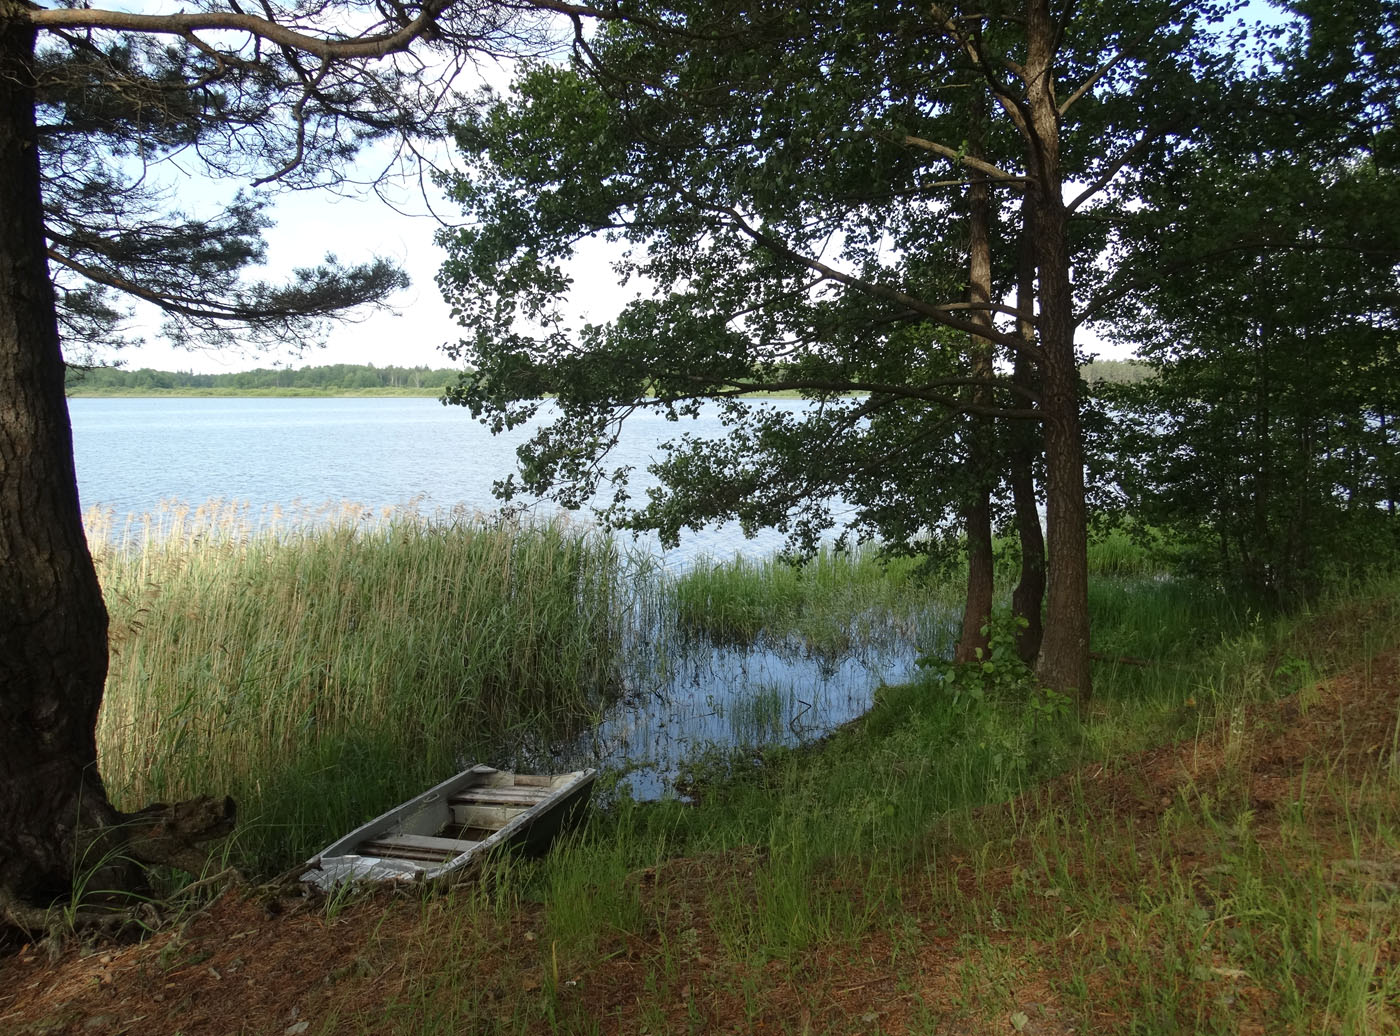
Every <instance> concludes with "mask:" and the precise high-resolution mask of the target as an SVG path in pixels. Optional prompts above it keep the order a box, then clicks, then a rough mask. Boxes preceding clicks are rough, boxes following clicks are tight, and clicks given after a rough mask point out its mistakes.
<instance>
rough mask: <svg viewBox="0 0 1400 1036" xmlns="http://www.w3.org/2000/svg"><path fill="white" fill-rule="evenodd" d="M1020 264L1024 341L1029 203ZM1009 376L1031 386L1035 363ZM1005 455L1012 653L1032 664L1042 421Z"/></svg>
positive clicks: (1022, 427)
mask: <svg viewBox="0 0 1400 1036" xmlns="http://www.w3.org/2000/svg"><path fill="white" fill-rule="evenodd" d="M1018 262H1019V269H1018V272H1017V278H1016V309H1017V311H1018V312H1019V313H1020V314H1021V316H1020V317H1019V318H1018V320H1017V328H1016V329H1017V332H1018V333H1019V334H1020V336H1021V338H1022V340H1023V341H1025V342H1027V343H1029V342H1033V341H1034V340H1035V324H1034V322H1033V319H1032V314H1033V312H1034V309H1035V218H1034V215H1033V214H1032V212H1031V209H1030V207H1029V206H1027V207H1026V209H1025V211H1024V214H1023V216H1022V230H1021V244H1020V255H1019V257H1018ZM1011 380H1012V383H1013V384H1014V385H1016V386H1017V387H1018V388H1022V389H1026V390H1028V391H1034V390H1035V388H1036V377H1035V366H1034V364H1032V363H1031V360H1030V358H1029V357H1027V356H1026V355H1025V354H1023V353H1019V352H1018V353H1017V354H1016V359H1015V363H1014V367H1013V369H1012V373H1011ZM1010 440H1011V447H1010V450H1009V451H1008V456H1007V470H1008V481H1009V482H1010V483H1011V499H1012V503H1013V505H1014V507H1015V510H1016V534H1017V537H1018V539H1019V540H1020V544H1021V578H1020V581H1019V582H1017V584H1016V588H1015V589H1014V590H1013V591H1012V592H1011V613H1012V614H1013V615H1015V616H1017V617H1018V618H1021V619H1024V620H1025V625H1024V626H1023V627H1022V628H1021V631H1020V633H1018V634H1017V636H1016V653H1017V654H1018V655H1020V656H1021V659H1022V660H1023V661H1025V662H1027V663H1031V664H1033V663H1034V662H1035V660H1036V658H1037V656H1039V654H1040V642H1041V639H1042V637H1043V636H1044V633H1045V621H1044V617H1043V615H1042V614H1041V613H1042V610H1043V609H1044V607H1045V533H1044V532H1043V531H1042V530H1041V528H1040V506H1039V504H1040V500H1039V498H1038V497H1037V496H1036V492H1035V475H1034V471H1035V460H1036V458H1037V457H1038V456H1039V455H1040V451H1041V445H1040V442H1041V436H1040V426H1039V425H1038V424H1037V423H1035V422H1033V421H1021V422H1018V423H1015V424H1013V425H1012V427H1011V431H1010Z"/></svg>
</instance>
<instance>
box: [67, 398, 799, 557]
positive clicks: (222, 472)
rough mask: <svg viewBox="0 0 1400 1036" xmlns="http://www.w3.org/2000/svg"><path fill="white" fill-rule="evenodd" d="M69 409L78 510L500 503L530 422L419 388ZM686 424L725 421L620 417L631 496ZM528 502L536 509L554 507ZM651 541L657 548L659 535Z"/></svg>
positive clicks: (724, 530)
mask: <svg viewBox="0 0 1400 1036" xmlns="http://www.w3.org/2000/svg"><path fill="white" fill-rule="evenodd" d="M755 405H760V404H755ZM761 405H763V406H772V407H778V408H782V409H789V410H796V409H800V408H802V407H805V406H807V405H808V404H807V403H805V402H804V401H802V400H771V401H770V400H765V401H764V402H763V403H762V404H761ZM68 406H69V413H70V415H71V419H72V422H73V440H74V442H73V452H74V456H75V459H76V462H77V468H78V493H79V496H80V497H81V499H82V504H83V507H84V508H88V507H94V506H95V507H100V508H102V509H104V510H111V511H113V512H115V514H116V515H117V517H119V518H120V517H123V516H125V515H128V514H134V515H141V514H146V513H152V514H153V513H155V512H156V511H157V510H158V509H159V507H160V505H161V502H162V501H169V500H178V501H181V502H183V503H189V504H192V505H199V504H202V503H204V502H205V501H208V500H211V499H222V500H228V501H239V502H243V503H246V504H248V505H249V506H250V508H251V509H252V510H253V511H254V512H259V511H262V510H263V509H265V508H267V509H270V508H272V507H279V508H281V509H283V510H284V511H286V510H299V509H310V510H314V509H317V508H322V507H324V506H327V505H329V506H330V507H332V508H333V509H334V510H337V511H338V510H339V505H341V504H342V503H344V502H350V503H353V504H356V505H358V506H360V507H363V508H365V509H368V510H371V511H375V512H379V511H382V510H383V509H385V508H395V507H408V506H413V507H416V508H418V509H419V510H421V511H423V512H425V513H428V514H431V513H433V512H435V511H439V510H440V511H443V512H446V511H450V510H451V509H452V508H454V507H464V508H466V509H467V510H469V511H483V512H489V511H492V510H495V509H496V508H498V507H499V506H500V501H498V500H496V498H495V497H493V496H492V494H491V485H492V483H493V482H494V481H495V480H497V479H499V478H503V477H505V476H506V475H507V474H509V473H510V472H511V471H512V470H513V468H514V462H515V448H516V446H518V445H519V444H520V443H521V442H523V441H524V440H525V439H526V438H528V436H529V435H530V434H531V431H532V430H533V428H534V427H535V426H534V425H531V426H523V427H521V428H517V429H515V430H513V431H511V432H509V433H507V434H504V435H500V436H493V435H491V433H490V432H488V431H487V430H486V429H485V428H483V427H482V426H481V425H480V424H478V423H477V422H476V421H474V420H472V418H471V415H470V414H469V413H468V412H467V411H466V410H465V409H463V408H461V407H449V406H443V405H442V404H441V403H439V402H438V401H437V400H436V399H426V398H349V399H282V398H279V399H268V398H125V397H124V398H110V399H106V398H86V399H84V398H78V399H70V400H69V401H68ZM682 431H693V432H695V433H697V434H715V435H719V434H721V433H722V431H723V429H722V427H721V425H720V422H719V419H718V416H717V411H716V409H715V408H714V407H713V406H712V407H710V408H708V409H707V410H706V411H705V412H704V414H702V417H701V418H700V419H699V420H697V421H686V422H681V423H679V424H678V423H676V422H671V421H667V420H666V419H665V418H664V417H661V416H660V415H655V414H637V415H635V416H634V417H633V418H631V419H629V420H628V422H627V424H626V425H625V426H624V432H623V438H622V440H621V442H620V443H619V444H618V447H617V449H616V450H615V451H614V454H613V461H612V463H611V464H610V467H616V466H617V465H619V464H628V465H633V466H634V467H635V468H636V469H637V471H636V475H635V478H634V481H633V489H634V491H635V493H636V495H638V496H640V495H641V492H642V491H643V490H645V489H646V488H647V487H648V486H652V485H655V484H656V480H655V479H654V478H652V477H651V476H650V475H649V474H648V473H647V472H646V470H645V469H646V466H647V464H648V463H649V461H650V460H651V458H652V455H653V453H654V452H655V450H656V446H657V444H658V443H659V442H662V441H663V440H666V439H670V438H674V437H677V436H678V435H679V434H680V433H681V432H682ZM517 502H519V501H517ZM524 502H525V503H526V504H527V505H532V506H533V508H534V509H535V510H537V511H538V512H539V513H541V514H552V513H554V512H555V511H556V510H557V507H555V506H554V505H553V504H550V503H548V502H540V501H532V500H526V501H524ZM644 542H645V541H644ZM647 546H648V547H649V548H650V549H653V550H654V551H655V552H656V553H658V554H660V553H662V552H661V550H660V546H659V544H658V543H656V542H655V541H650V542H648V543H647ZM781 546H782V537H780V536H778V535H776V534H773V533H768V534H766V535H760V536H758V537H756V538H755V539H753V540H746V539H745V538H744V536H743V534H742V533H741V532H740V530H739V528H738V526H737V525H725V526H719V527H714V528H710V529H706V530H703V531H701V532H698V533H687V534H686V536H685V538H684V539H683V540H682V542H681V544H680V546H679V548H677V549H676V550H673V551H668V552H665V553H664V561H665V563H666V564H667V565H668V566H672V567H674V566H677V565H679V566H684V565H685V564H686V563H688V562H689V561H690V560H691V559H693V558H695V557H696V556H698V555H701V554H710V555H714V556H717V557H729V556H731V555H732V554H734V553H735V552H740V553H744V554H747V555H766V554H770V553H772V552H773V551H775V550H777V549H778V548H779V547H781Z"/></svg>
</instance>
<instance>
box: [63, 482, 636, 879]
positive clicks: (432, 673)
mask: <svg viewBox="0 0 1400 1036" xmlns="http://www.w3.org/2000/svg"><path fill="white" fill-rule="evenodd" d="M93 520H94V521H95V522H96V523H98V524H97V525H93V526H92V527H90V530H89V531H90V539H91V540H92V542H94V543H98V544H103V543H106V544H108V546H106V547H104V548H101V549H99V550H98V551H97V562H98V572H99V577H100V578H101V581H102V585H103V588H104V592H105V595H106V598H107V603H108V608H109V611H110V612H111V644H112V662H111V672H110V675H109V678H108V684H107V695H106V700H105V704H104V708H103V712H102V716H101V723H100V729H99V739H100V744H101V749H102V766H103V773H104V776H105V777H106V779H107V781H108V785H109V788H110V790H111V791H112V793H113V794H114V796H115V797H116V798H117V799H118V800H119V801H120V802H121V803H123V804H125V805H127V806H128V807H134V806H136V805H140V804H144V803H146V802H149V801H152V800H164V801H169V800H172V799H178V798H182V797H186V796H189V795H193V794H198V793H202V792H208V791H210V790H211V789H217V790H218V791H219V792H220V793H227V794H231V795H233V796H234V798H235V799H237V801H238V803H239V807H240V810H241V823H240V826H239V834H238V839H237V845H236V850H235V851H236V855H237V856H238V858H239V862H240V863H241V864H242V865H244V866H251V867H253V868H255V869H261V870H280V869H282V868H283V867H285V866H286V865H287V862H288V861H289V860H295V859H297V858H304V857H305V856H307V855H309V854H310V853H311V852H313V851H314V850H315V849H317V848H319V847H320V845H322V844H324V843H325V842H328V841H330V840H331V839H332V838H333V837H335V836H336V835H337V834H339V833H343V832H344V831H345V830H347V829H349V828H350V827H353V826H355V824H356V823H359V822H360V821H362V820H363V819H364V818H365V817H368V816H372V815H374V814H375V813H377V812H379V811H381V810H382V809H384V808H387V807H388V806H389V805H392V804H394V803H396V802H398V801H401V800H402V799H403V798H405V797H407V795H408V794H410V793H412V792H414V791H417V790H421V789H422V788H423V787H425V786H427V785H430V784H432V783H434V782H435V781H437V780H440V779H441V777H442V775H443V774H444V773H451V772H454V770H455V769H457V768H459V766H458V762H459V761H460V760H462V759H478V758H479V759H481V760H487V759H491V758H496V757H497V756H498V754H499V753H500V752H501V751H502V747H503V746H504V745H508V744H510V743H511V742H512V738H513V736H514V735H515V734H517V733H518V732H522V731H528V732H530V734H531V735H532V736H540V735H548V734H550V733H554V734H556V735H557V734H559V733H561V732H567V731H568V730H570V729H577V728H578V726H579V725H580V724H582V723H585V722H587V721H588V720H589V719H590V718H591V717H592V716H593V715H594V713H595V712H596V711H597V709H598V708H599V707H600V706H601V703H602V702H603V701H604V700H605V698H606V696H607V695H608V694H609V693H611V692H612V690H613V688H614V684H615V680H616V676H617V672H618V650H619V645H620V634H621V630H620V623H621V621H622V609H623V607H624V602H623V601H622V600H621V598H620V597H619V587H620V573H619V557H618V554H617V551H616V548H615V547H614V545H613V544H612V542H611V541H610V540H608V539H606V538H604V537H600V536H598V535H596V534H593V533H590V532H588V531H585V530H584V529H582V528H571V527H569V526H567V525H565V524H562V523H556V524H552V525H512V524H490V523H483V522H480V521H463V522H458V523H455V524H451V525H430V524H427V523H425V522H422V521H419V520H416V519H414V518H413V517H411V516H409V515H400V516H397V517H390V518H387V519H382V520H379V521H373V522H370V523H368V524H366V523H363V522H360V521H359V520H358V519H357V516H355V517H347V518H341V519H334V520H331V521H330V522H329V523H328V524H323V525H308V524H304V523H293V524H292V525H290V527H287V528H283V529H275V528H270V529H266V530H264V531H262V532H249V530H247V529H246V528H244V527H243V525H242V523H241V521H240V516H239V514H238V513H237V512H236V511H234V512H224V513H220V512H218V511H217V510H215V511H214V512H213V513H210V514H201V515H199V516H196V515H193V514H191V513H190V512H187V511H183V510H175V511H172V512H167V513H166V514H165V515H163V516H162V517H160V518H159V519H157V520H155V521H154V522H152V523H148V524H145V525H137V526H135V527H128V528H127V529H126V530H124V532H120V533H118V532H115V531H114V530H111V529H104V528H101V527H100V523H101V518H100V517H97V516H94V518H93Z"/></svg>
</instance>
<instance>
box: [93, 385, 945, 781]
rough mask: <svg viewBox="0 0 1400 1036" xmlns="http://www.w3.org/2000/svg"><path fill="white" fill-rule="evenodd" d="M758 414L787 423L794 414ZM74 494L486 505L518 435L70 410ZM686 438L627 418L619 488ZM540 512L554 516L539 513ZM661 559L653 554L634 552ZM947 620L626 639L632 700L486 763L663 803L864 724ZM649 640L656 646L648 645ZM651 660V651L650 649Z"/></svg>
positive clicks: (410, 405) (767, 549) (192, 409)
mask: <svg viewBox="0 0 1400 1036" xmlns="http://www.w3.org/2000/svg"><path fill="white" fill-rule="evenodd" d="M755 405H763V406H774V407H780V408H785V409H794V410H795V409H798V408H801V407H804V406H806V405H807V404H805V403H803V402H802V401H799V400H779V401H765V402H764V403H762V404H755ZM69 408H70V414H71V418H72V424H73V437H74V454H75V457H76V462H77V471H78V489H79V494H80V496H81V498H82V503H83V506H84V507H100V508H102V509H105V510H110V511H113V512H114V513H115V514H116V515H117V516H118V518H120V517H121V516H124V515H127V514H135V515H141V514H145V513H156V512H157V511H158V510H159V508H160V507H161V504H162V501H171V500H174V501H180V502H184V503H189V504H192V505H199V504H201V503H204V502H205V501H208V500H211V499H222V500H226V501H239V502H242V503H245V504H247V505H248V506H249V508H250V509H251V510H252V511H253V512H254V513H258V512H262V511H269V512H270V511H271V509H273V508H281V509H282V510H283V511H288V510H290V511H297V510H299V509H311V510H313V511H314V510H316V509H318V508H322V507H324V506H327V505H329V507H330V509H331V510H333V511H335V512H337V513H338V512H339V511H340V505H341V504H342V502H345V501H350V502H353V503H354V504H355V505H357V506H359V507H363V508H365V509H367V510H369V511H372V512H380V511H382V510H384V509H386V508H400V507H415V508H416V509H417V510H419V511H420V512H424V513H428V514H431V513H433V512H435V511H443V512H448V511H450V510H451V509H453V508H456V507H464V508H466V509H467V510H479V511H483V512H489V511H491V510H494V509H495V508H496V507H497V506H498V502H497V501H496V500H495V499H494V498H493V496H492V495H491V485H492V482H493V481H495V480H496V479H498V478H501V477H503V476H504V475H506V474H507V473H508V472H509V471H510V470H511V468H512V465H513V462H514V449H515V446H516V445H517V444H518V443H519V442H521V441H523V439H524V438H525V437H526V436H527V435H528V434H529V429H527V428H522V429H517V430H516V431H515V432H513V433H511V434H509V435H505V436H499V437H496V436H492V435H490V434H489V433H488V432H487V431H486V430H485V429H484V428H482V426H481V425H479V424H478V423H476V422H475V421H473V420H472V419H471V416H470V414H468V413H467V412H466V411H465V410H463V409H461V408H458V407H445V406H443V405H442V404H440V403H439V402H437V401H436V400H434V399H423V398H417V399H383V398H381V399H374V398H364V399H253V398H237V399H233V398H208V399H180V398H152V399H128V398H121V399H73V400H70V401H69ZM683 431H692V432H695V433H697V434H706V433H711V434H716V435H718V434H720V433H721V431H722V429H721V426H720V423H719V420H718V418H717V416H716V413H715V411H714V410H713V409H710V410H708V411H706V412H705V413H704V414H703V415H702V417H701V419H700V420H698V421H695V422H683V423H681V424H680V425H677V424H675V423H672V422H668V421H666V420H665V419H664V418H661V417H659V416H652V415H646V414H642V415H637V417H636V418H634V419H631V420H629V422H628V424H627V425H626V426H625V428H624V436H623V439H622V441H621V442H620V444H619V447H618V449H617V450H616V452H615V455H614V463H613V465H611V466H616V465H617V464H631V465H634V466H635V467H636V468H637V469H638V475H639V478H638V479H637V480H636V481H635V483H634V485H633V489H634V490H637V491H640V490H641V489H644V488H645V487H646V486H648V485H651V484H653V480H652V479H651V478H650V476H648V475H646V473H645V470H644V469H645V467H646V465H647V463H648V462H649V460H650V459H651V457H652V454H653V453H654V452H655V450H656V446H657V443H658V442H661V441H663V440H665V439H668V438H673V437H675V436H678V435H679V434H681V432H683ZM534 506H535V508H536V510H537V512H538V513H540V514H542V515H548V514H552V513H554V511H555V510H556V508H554V507H553V506H552V505H550V504H548V503H546V502H536V503H535V505H534ZM781 545H782V538H781V537H780V536H777V535H775V534H768V535H765V536H760V537H758V538H755V539H752V540H748V539H744V538H743V536H742V535H741V534H740V533H739V530H738V528H737V526H733V525H730V526H721V527H713V528H709V529H705V530H702V531H700V532H698V533H689V534H687V535H686V537H685V538H684V539H683V540H682V542H681V544H680V546H679V547H678V548H677V549H675V550H673V551H670V552H667V553H666V554H665V555H664V557H663V562H664V564H665V565H666V566H667V567H668V568H670V569H672V570H675V569H678V568H684V567H686V566H688V565H689V564H691V563H692V562H693V560H694V559H695V558H696V557H698V556H700V555H702V554H708V555H711V556H717V557H729V556H732V555H733V554H735V553H743V554H745V555H765V554H769V553H771V552H773V551H774V550H776V549H777V548H779V547H780V546H781ZM643 546H644V547H646V548H647V549H650V550H652V551H653V552H655V553H658V554H659V553H660V551H659V547H657V545H655V544H643ZM950 621H951V618H950V617H948V616H929V617H925V619H924V620H923V623H924V626H923V629H922V630H921V631H920V633H919V634H918V635H917V636H916V637H915V638H914V639H909V638H905V639H903V640H898V641H895V642H892V643H891V644H887V645H885V646H884V647H882V648H881V649H880V650H879V651H878V652H876V651H866V652H863V653H862V652H850V653H847V654H846V655H844V656H842V657H837V658H832V657H815V656H813V655H811V654H809V653H807V652H805V651H804V650H803V649H802V648H801V646H800V645H797V644H793V643H788V642H780V643H772V644H769V645H767V646H764V647H761V648H732V647H716V646H712V645H707V644H696V643H690V644H681V643H680V642H679V641H667V642H666V643H661V642H660V640H665V635H664V634H660V633H657V632H656V631H653V630H639V631H637V635H636V637H635V644H636V646H637V648H638V650H635V651H633V652H632V657H631V661H630V662H629V667H630V668H629V672H628V673H627V674H626V682H627V684H628V686H629V689H630V690H629V693H628V694H627V695H626V697H625V698H624V700H623V701H621V702H619V703H618V705H617V706H616V707H615V708H614V709H613V710H612V711H611V712H610V713H609V714H608V715H607V716H605V717H604V718H603V721H602V722H601V724H600V725H599V726H598V727H597V728H596V729H595V730H594V731H592V732H591V733H590V734H589V735H588V736H587V737H585V738H583V739H581V740H580V741H578V742H576V743H574V744H569V745H553V746H541V745H533V746H532V745H517V746H503V747H502V749H501V756H500V757H499V758H496V759H488V760H481V761H483V762H489V763H492V764H493V765H519V766H538V765H541V764H546V763H548V764H552V765H554V766H555V768H557V769H568V768H573V767H577V766H583V765H597V764H600V763H601V764H604V765H614V766H625V767H628V768H630V769H631V770H632V776H631V777H630V778H629V780H630V781H631V784H632V786H633V788H634V790H635V791H636V792H637V793H638V794H640V795H643V796H651V795H656V794H660V793H662V792H664V791H665V789H666V788H667V786H668V783H669V781H670V779H671V778H672V777H673V776H674V774H675V772H676V769H677V767H678V765H679V764H680V763H681V762H682V761H683V760H685V759H686V758H687V757H689V756H691V755H693V754H694V753H696V752H698V751H702V750H704V749H705V748H706V747H708V746H711V745H736V744H737V745H745V746H752V747H758V746H761V745H764V744H772V743H783V744H797V743H801V742H803V741H806V740H809V739H811V738H813V737H816V736H820V735H822V734H824V733H826V732H827V731H829V730H830V729H832V728H833V727H834V726H836V725H838V724H840V723H843V722H846V721H847V720H849V719H852V718H854V717H855V716H858V715H860V714H861V713H862V712H864V711H865V710H866V709H867V708H868V707H869V704H870V700H871V697H872V694H873V693H874V690H875V688H876V687H878V686H879V684H880V683H881V682H882V681H887V682H895V681H899V680H903V679H906V678H907V677H908V675H909V674H910V673H911V671H912V669H913V663H914V658H915V655H916V653H917V645H916V643H915V641H916V640H917V641H920V642H922V643H923V644H925V645H927V644H929V643H935V642H938V641H941V640H946V639H947V638H948V636H949V635H950V629H949V626H948V624H949V622H950ZM658 638H660V640H659V639H658ZM658 648H660V650H658Z"/></svg>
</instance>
